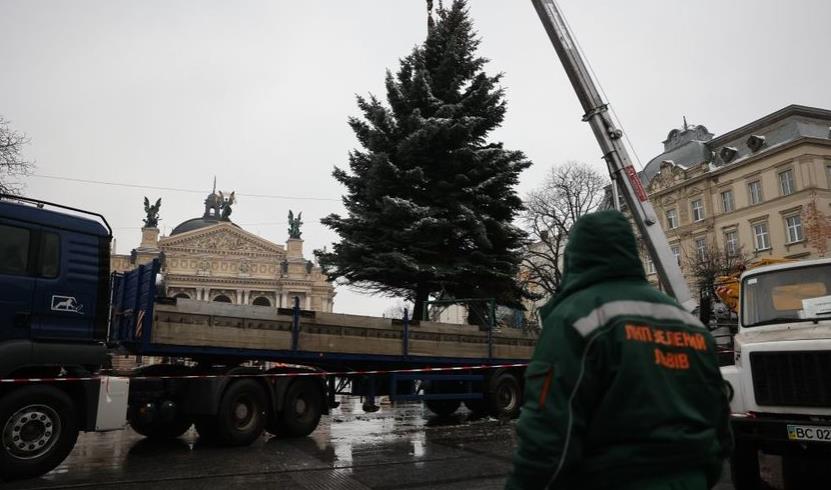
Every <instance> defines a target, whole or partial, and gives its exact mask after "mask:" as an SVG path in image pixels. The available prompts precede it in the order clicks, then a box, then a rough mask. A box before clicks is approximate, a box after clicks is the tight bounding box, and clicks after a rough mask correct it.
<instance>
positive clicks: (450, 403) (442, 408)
mask: <svg viewBox="0 0 831 490" xmlns="http://www.w3.org/2000/svg"><path fill="white" fill-rule="evenodd" d="M461 404H462V402H461V401H459V400H424V405H425V406H426V407H427V408H428V409H429V410H430V411H431V412H433V413H434V414H436V415H439V416H441V417H446V416H448V415H453V413H454V412H455V411H456V410H458V409H459V406H460V405H461Z"/></svg>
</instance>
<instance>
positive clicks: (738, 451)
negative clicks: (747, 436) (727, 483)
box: [730, 438, 762, 490]
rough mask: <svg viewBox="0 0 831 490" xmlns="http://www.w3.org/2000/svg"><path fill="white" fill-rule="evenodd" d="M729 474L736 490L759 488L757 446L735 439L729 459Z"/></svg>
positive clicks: (751, 442)
mask: <svg viewBox="0 0 831 490" xmlns="http://www.w3.org/2000/svg"><path fill="white" fill-rule="evenodd" d="M730 473H731V476H732V479H733V486H734V487H735V489H736V490H751V489H757V488H760V487H761V485H762V478H761V475H760V474H759V446H758V444H756V443H755V442H754V441H749V440H744V439H740V438H737V439H736V444H735V448H734V449H733V455H732V456H731V457H730Z"/></svg>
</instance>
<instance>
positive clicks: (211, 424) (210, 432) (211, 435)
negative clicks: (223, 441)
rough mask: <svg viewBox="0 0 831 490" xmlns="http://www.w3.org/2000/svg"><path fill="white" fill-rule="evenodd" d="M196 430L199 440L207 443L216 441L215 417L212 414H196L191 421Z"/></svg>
mask: <svg viewBox="0 0 831 490" xmlns="http://www.w3.org/2000/svg"><path fill="white" fill-rule="evenodd" d="M193 425H194V427H196V432H197V433H198V434H199V440H200V441H202V442H207V443H209V444H210V443H214V442H216V441H217V438H218V436H217V432H216V417H215V416H212V415H197V416H196V417H195V418H194V421H193Z"/></svg>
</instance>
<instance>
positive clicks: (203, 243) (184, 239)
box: [159, 223, 285, 256]
mask: <svg viewBox="0 0 831 490" xmlns="http://www.w3.org/2000/svg"><path fill="white" fill-rule="evenodd" d="M159 248H161V249H162V250H176V251H188V252H193V253H209V254H222V255H250V254H267V255H275V256H283V255H285V250H284V248H283V247H282V245H277V244H276V243H272V242H269V241H268V240H264V239H262V238H260V237H258V236H256V235H253V234H251V233H248V232H246V231H244V230H241V229H239V228H237V227H236V226H234V225H232V224H230V223H220V224H217V225H214V226H209V227H206V228H200V229H198V230H193V231H189V232H187V233H182V234H179V235H175V236H172V237H166V238H163V239H161V240H160V241H159Z"/></svg>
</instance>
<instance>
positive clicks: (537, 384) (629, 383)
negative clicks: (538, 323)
mask: <svg viewBox="0 0 831 490" xmlns="http://www.w3.org/2000/svg"><path fill="white" fill-rule="evenodd" d="M540 319H541V320H542V325H543V328H542V334H541V335H540V338H539V341H538V343H537V346H536V349H535V351H534V356H533V359H532V361H531V362H530V364H529V365H528V368H527V369H526V372H525V404H524V406H523V408H522V413H521V415H520V418H519V422H518V424H517V436H518V447H517V450H516V453H515V455H514V467H513V471H512V472H511V475H510V477H509V479H508V482H507V487H506V488H508V489H532V488H564V489H571V488H575V489H577V488H579V489H606V488H615V489H619V488H646V487H649V488H662V487H661V485H660V484H659V485H658V486H655V485H653V483H654V482H655V481H656V479H657V481H658V482H659V483H660V482H661V481H665V482H681V485H680V486H678V485H674V486H672V488H705V486H712V485H714V484H715V483H716V482H717V480H718V478H719V476H720V474H721V466H722V462H723V460H724V458H726V456H727V455H728V454H729V452H730V451H731V450H732V438H731V434H730V430H729V425H728V421H729V402H728V400H727V397H726V394H725V390H724V381H723V379H722V377H721V372H720V371H719V367H718V361H717V359H716V352H715V349H716V344H715V341H714V340H713V338H712V336H711V335H710V334H709V332H708V331H707V330H706V329H705V328H704V327H703V326H702V325H701V323H700V322H699V321H698V319H697V318H695V317H694V316H693V315H691V314H690V313H688V312H686V311H685V310H683V309H682V308H681V307H680V306H679V305H678V303H677V302H675V300H673V299H672V298H670V297H669V296H667V295H665V294H663V293H661V292H660V291H658V290H657V289H655V288H654V287H652V286H651V285H650V284H649V283H648V282H647V281H646V278H645V277H644V272H643V265H642V264H641V260H640V257H639V255H638V251H637V246H636V243H635V237H634V235H633V233H632V229H631V226H630V224H629V222H628V220H627V219H626V218H625V217H624V216H623V214H621V213H619V212H617V211H602V212H598V213H593V214H590V215H586V216H584V217H582V218H581V219H579V220H578V221H577V223H575V225H574V227H573V229H572V232H571V235H570V238H569V241H568V244H567V246H566V250H565V265H564V275H563V281H562V289H561V292H560V293H559V294H558V295H556V296H555V297H554V298H553V299H552V300H551V301H550V302H549V303H548V304H546V305H545V306H544V307H543V308H542V309H541V311H540ZM684 482H692V483H689V484H685V483H684ZM695 482H699V483H695ZM667 488H669V486H668V487H667Z"/></svg>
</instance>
